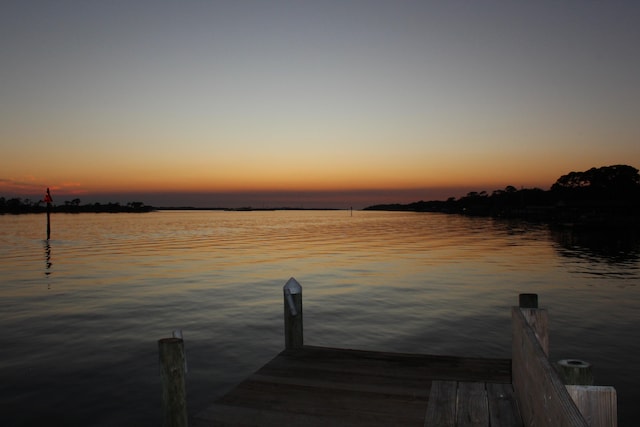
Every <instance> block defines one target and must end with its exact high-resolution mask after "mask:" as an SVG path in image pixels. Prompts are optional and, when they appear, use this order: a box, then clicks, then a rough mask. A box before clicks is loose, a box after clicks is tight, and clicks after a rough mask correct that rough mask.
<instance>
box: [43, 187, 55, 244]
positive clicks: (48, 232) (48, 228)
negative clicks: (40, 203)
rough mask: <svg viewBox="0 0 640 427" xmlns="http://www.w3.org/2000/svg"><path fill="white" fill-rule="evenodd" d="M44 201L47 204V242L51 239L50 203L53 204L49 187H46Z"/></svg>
mask: <svg viewBox="0 0 640 427" xmlns="http://www.w3.org/2000/svg"><path fill="white" fill-rule="evenodd" d="M44 201H45V202H46V203H47V240H49V239H50V238H51V202H53V199H52V198H51V192H50V191H49V187H47V193H46V194H45V196H44Z"/></svg>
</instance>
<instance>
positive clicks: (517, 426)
mask: <svg viewBox="0 0 640 427" xmlns="http://www.w3.org/2000/svg"><path fill="white" fill-rule="evenodd" d="M487 401H488V404H489V424H490V425H491V427H500V426H505V427H506V426H509V427H522V426H523V423H522V417H521V416H520V411H519V410H518V401H517V399H516V395H515V393H514V391H513V386H512V385H511V384H497V383H487Z"/></svg>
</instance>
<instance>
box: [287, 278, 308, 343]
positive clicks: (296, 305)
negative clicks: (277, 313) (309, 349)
mask: <svg viewBox="0 0 640 427" xmlns="http://www.w3.org/2000/svg"><path fill="white" fill-rule="evenodd" d="M282 291H283V294H284V344H285V348H286V349H287V350H290V349H297V348H302V345H303V341H304V340H303V333H302V286H300V283H298V281H297V280H296V279H294V278H293V277H292V278H290V279H289V280H288V281H287V283H286V284H285V285H284V288H282Z"/></svg>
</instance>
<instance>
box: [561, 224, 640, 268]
mask: <svg viewBox="0 0 640 427" xmlns="http://www.w3.org/2000/svg"><path fill="white" fill-rule="evenodd" d="M551 236H552V237H553V239H554V240H555V241H556V242H558V243H559V244H560V246H561V250H560V251H559V253H560V255H562V256H568V257H571V256H575V257H585V256H586V257H588V258H589V259H590V260H591V261H593V262H607V263H613V264H629V265H634V264H635V263H637V262H638V260H639V259H640V230H638V229H634V228H631V229H622V228H612V229H606V228H595V229H589V228H587V229H585V228H572V227H565V228H559V227H558V228H552V232H551Z"/></svg>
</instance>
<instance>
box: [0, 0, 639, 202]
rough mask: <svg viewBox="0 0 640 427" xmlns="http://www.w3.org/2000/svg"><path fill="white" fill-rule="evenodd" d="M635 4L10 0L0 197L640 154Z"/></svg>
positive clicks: (416, 188)
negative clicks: (47, 188)
mask: <svg viewBox="0 0 640 427" xmlns="http://www.w3.org/2000/svg"><path fill="white" fill-rule="evenodd" d="M639 22H640V1H637V0H628V1H616V0H608V1H603V0H602V1H601V0H580V1H578V0H563V1H558V0H553V1H546V0H545V1H539V0H537V1H524V0H523V1H515V0H514V1H511V0H510V1H482V0H469V1H456V0H452V1H427V0H413V1H408V0H384V1H383V0H369V1H350V0H312V1H305V0H290V1H284V0H255V1H245V0H228V1H206V0H199V1H162V0H154V1H151V0H136V1H130V0H126V1H120V0H108V1H92V0H78V1H65V0H61V1H32V0H15V1H14V0H8V1H5V2H3V4H2V9H1V12H0V60H1V64H2V66H1V67H0V153H1V158H2V167H1V169H0V196H4V197H13V196H16V197H23V198H27V197H30V198H35V199H37V198H39V197H40V198H41V197H42V196H43V194H44V190H45V189H46V187H51V191H52V195H53V197H54V201H55V202H57V203H62V201H63V200H64V199H71V198H76V197H77V198H80V199H81V200H82V202H83V203H84V202H94V201H99V202H109V201H114V202H123V203H126V202H129V201H142V202H144V203H147V204H153V205H154V206H176V205H181V206H183V205H191V206H207V207H220V206H225V207H239V206H254V207H277V206H283V205H286V206H302V207H337V208H345V207H349V206H353V207H354V208H356V207H358V208H359V207H364V206H368V205H371V204H376V203H395V202H398V203H407V202H413V201H418V200H433V199H446V198H447V197H449V196H454V197H459V196H462V195H464V194H466V193H467V192H468V191H483V190H485V191H489V192H491V191H492V190H495V189H502V188H504V187H505V186H507V185H513V186H515V187H518V188H519V187H539V188H543V189H548V188H549V187H550V186H551V184H553V183H554V182H555V180H556V179H557V178H558V177H559V176H561V175H563V174H566V173H568V172H571V171H581V170H586V169H589V168H591V167H594V166H595V167H599V166H607V165H613V164H628V165H631V166H634V167H636V168H640V25H639V24H638V23H639Z"/></svg>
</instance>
